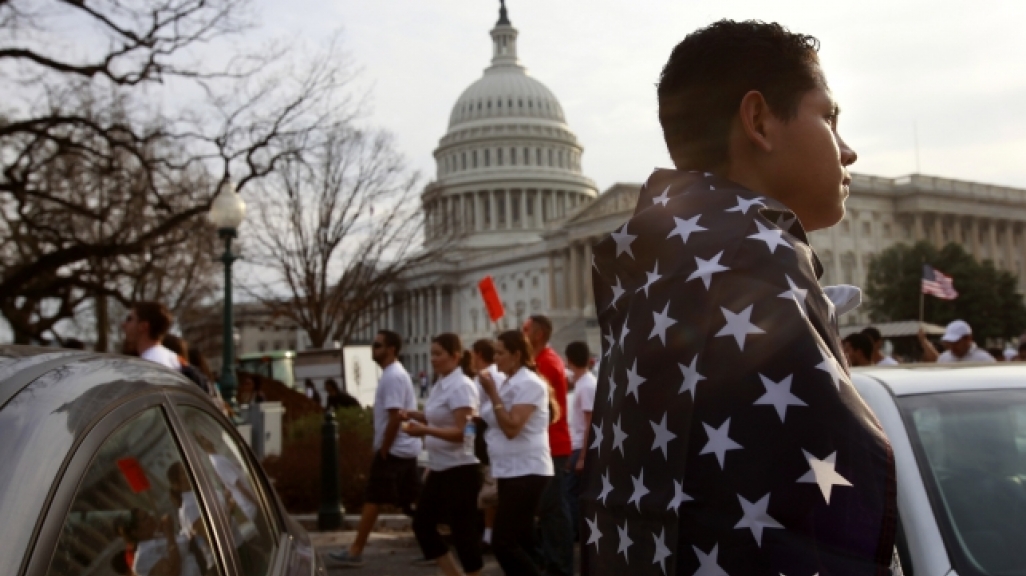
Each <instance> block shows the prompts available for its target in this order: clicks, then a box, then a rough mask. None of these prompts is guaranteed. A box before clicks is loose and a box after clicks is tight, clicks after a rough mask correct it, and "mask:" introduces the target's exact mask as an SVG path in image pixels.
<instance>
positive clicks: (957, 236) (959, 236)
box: [954, 216, 965, 246]
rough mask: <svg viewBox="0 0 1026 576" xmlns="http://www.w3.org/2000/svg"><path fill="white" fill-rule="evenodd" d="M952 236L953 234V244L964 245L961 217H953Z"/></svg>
mask: <svg viewBox="0 0 1026 576" xmlns="http://www.w3.org/2000/svg"><path fill="white" fill-rule="evenodd" d="M954 234H955V242H956V243H957V244H961V245H963V246H964V245H965V239H964V238H963V237H962V236H963V234H962V217H961V216H955V228H954Z"/></svg>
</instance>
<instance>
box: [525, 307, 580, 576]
mask: <svg viewBox="0 0 1026 576" xmlns="http://www.w3.org/2000/svg"><path fill="white" fill-rule="evenodd" d="M523 331H524V335H526V336H527V339H528V341H530V343H531V348H532V349H533V350H534V362H535V364H537V366H538V373H539V374H541V375H542V376H543V377H544V378H545V379H546V380H548V382H549V384H550V385H551V386H552V390H553V393H554V394H555V396H556V403H557V404H559V419H558V420H556V421H555V422H553V423H552V424H551V425H549V450H550V451H551V452H552V464H553V467H554V468H555V475H554V476H553V477H552V480H551V481H550V482H549V485H548V486H547V487H546V488H545V492H544V493H543V494H542V499H541V503H540V504H539V509H538V532H539V536H538V541H539V542H540V543H541V550H539V552H540V555H541V559H542V566H540V568H542V570H543V571H544V572H545V573H546V574H547V575H548V576H572V575H573V570H574V543H573V530H571V527H570V510H569V509H568V508H567V505H566V499H565V498H563V483H564V482H565V480H564V476H565V474H566V467H567V461H568V460H569V459H570V452H571V446H570V426H569V424H568V413H567V410H566V388H567V386H566V367H565V366H564V365H563V359H562V358H560V357H559V354H557V353H556V351H555V350H553V349H552V347H551V346H549V338H551V337H552V320H549V318H548V317H547V316H542V315H540V314H539V315H535V316H531V317H530V318H528V319H527V321H526V322H524V326H523Z"/></svg>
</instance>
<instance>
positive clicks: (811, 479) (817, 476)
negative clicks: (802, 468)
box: [798, 450, 851, 505]
mask: <svg viewBox="0 0 1026 576" xmlns="http://www.w3.org/2000/svg"><path fill="white" fill-rule="evenodd" d="M802 453H803V454H805V459H806V460H808V462H809V471H808V472H806V473H805V475H804V476H802V477H801V478H799V479H798V482H802V483H806V484H817V485H819V490H820V491H821V492H823V498H824V499H826V503H827V504H828V505H829V504H830V493H831V492H832V491H833V488H834V486H851V482H848V481H847V480H845V479H844V477H843V476H841V475H840V474H838V473H837V471H836V470H834V467H835V466H836V463H837V452H834V453H833V454H831V455H829V456H827V457H826V458H825V459H823V460H820V459H819V458H816V457H815V456H813V455H812V454H809V453H808V452H806V451H805V450H802Z"/></svg>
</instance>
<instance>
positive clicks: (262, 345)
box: [257, 340, 267, 352]
mask: <svg viewBox="0 0 1026 576" xmlns="http://www.w3.org/2000/svg"><path fill="white" fill-rule="evenodd" d="M257 350H259V351H260V352H266V351H267V342H265V341H263V340H261V341H260V342H259V343H258V344H257Z"/></svg>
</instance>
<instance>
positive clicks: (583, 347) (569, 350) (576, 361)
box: [566, 341, 591, 368]
mask: <svg viewBox="0 0 1026 576" xmlns="http://www.w3.org/2000/svg"><path fill="white" fill-rule="evenodd" d="M589 358H591V350H588V344H587V343H585V342H580V341H578V342H571V343H569V344H567V345H566V359H567V361H568V362H570V364H571V365H572V366H575V367H577V368H587V367H588V359H589Z"/></svg>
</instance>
